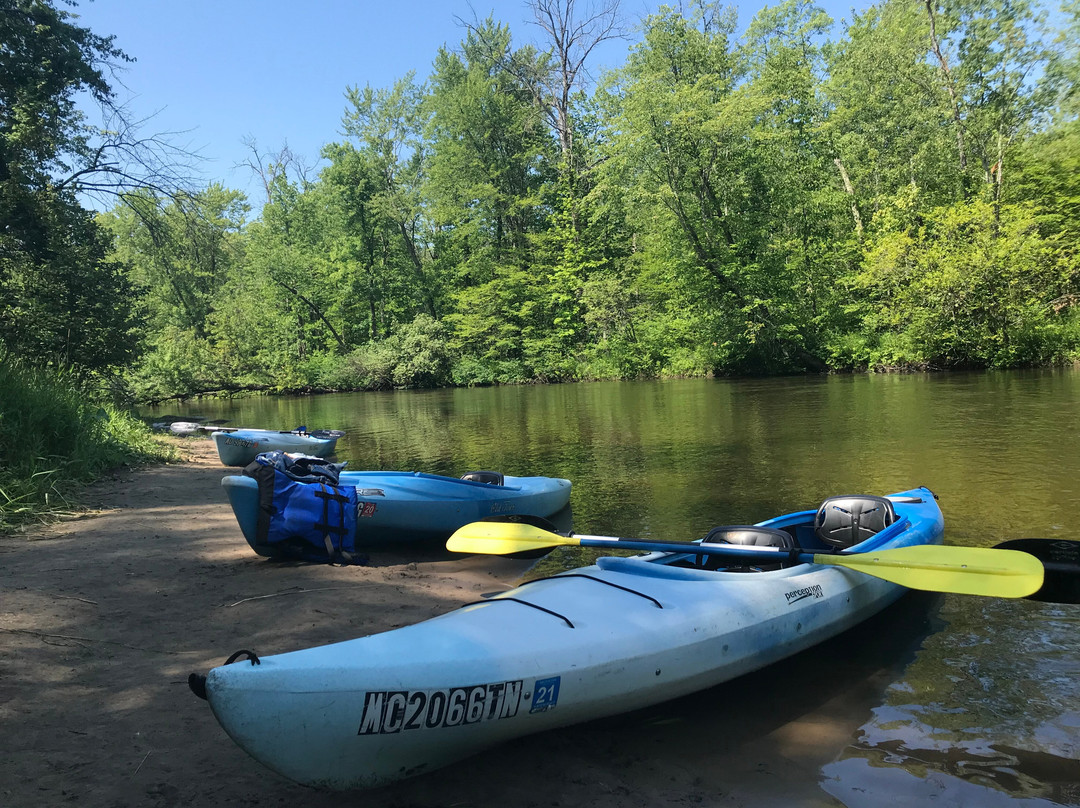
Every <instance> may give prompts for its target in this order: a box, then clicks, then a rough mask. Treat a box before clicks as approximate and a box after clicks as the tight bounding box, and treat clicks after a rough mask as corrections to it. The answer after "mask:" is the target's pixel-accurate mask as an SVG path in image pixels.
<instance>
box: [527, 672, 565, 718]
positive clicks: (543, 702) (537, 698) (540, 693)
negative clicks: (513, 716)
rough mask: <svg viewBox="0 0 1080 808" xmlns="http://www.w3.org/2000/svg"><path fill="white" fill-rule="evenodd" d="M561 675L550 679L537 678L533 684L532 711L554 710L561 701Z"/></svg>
mask: <svg viewBox="0 0 1080 808" xmlns="http://www.w3.org/2000/svg"><path fill="white" fill-rule="evenodd" d="M560 678H561V677H559V676H552V677H551V678H550V679H537V680H536V684H535V685H533V700H532V707H530V708H529V712H530V713H542V712H544V711H546V710H554V709H555V705H556V704H557V703H558V701H559V680H560Z"/></svg>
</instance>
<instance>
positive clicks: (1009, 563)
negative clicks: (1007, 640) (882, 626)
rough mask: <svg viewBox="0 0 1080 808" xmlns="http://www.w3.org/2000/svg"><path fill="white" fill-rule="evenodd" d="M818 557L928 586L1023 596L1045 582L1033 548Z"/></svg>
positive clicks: (931, 548) (926, 548)
mask: <svg viewBox="0 0 1080 808" xmlns="http://www.w3.org/2000/svg"><path fill="white" fill-rule="evenodd" d="M814 561H816V562H817V563H820V564H830V565H833V566H838V567H847V568H848V569H853V570H857V571H859V572H863V573H865V574H867V575H873V576H874V577H877V578H882V579H884V580H886V581H892V582H893V583H897V584H900V585H902V586H906V587H908V588H909V589H922V590H926V591H930V592H952V593H954V594H959V595H983V596H986V597H996V598H1025V597H1027V596H1028V595H1031V594H1033V593H1035V592H1037V591H1038V590H1039V589H1040V588H1041V587H1042V585H1043V574H1044V570H1043V565H1042V562H1041V561H1039V559H1037V558H1035V556H1033V555H1030V554H1029V553H1022V552H1020V551H1018V550H999V549H996V548H983V547H955V546H941V545H916V546H912V547H900V548H896V549H892V550H880V551H869V552H866V553H851V554H850V555H848V554H842V555H835V556H821V555H815V556H814Z"/></svg>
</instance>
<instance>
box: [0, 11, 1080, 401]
mask: <svg viewBox="0 0 1080 808" xmlns="http://www.w3.org/2000/svg"><path fill="white" fill-rule="evenodd" d="M529 5H530V6H531V8H532V10H533V11H534V18H535V20H536V21H537V26H536V27H535V29H534V30H533V33H535V34H537V37H538V39H537V41H536V42H535V43H534V44H526V45H519V44H517V43H516V42H515V39H514V33H515V32H511V30H510V29H509V27H508V26H506V25H505V24H503V23H500V22H499V21H497V20H495V19H492V18H488V19H484V20H474V21H472V22H471V23H465V24H463V26H462V39H461V41H460V42H459V43H458V44H457V45H456V46H455V47H449V46H447V47H443V48H441V49H440V50H439V51H438V52H437V53H435V54H433V56H432V63H431V70H430V73H429V75H428V76H427V77H426V78H424V79H423V80H419V79H418V78H417V76H415V75H412V74H410V75H407V76H404V77H402V78H401V79H399V80H398V81H397V82H395V83H394V84H393V85H392V86H390V87H386V88H375V87H371V86H367V85H364V86H361V85H360V84H355V85H352V84H351V85H348V86H347V87H346V99H347V102H346V106H345V109H344V110H343V114H342V125H341V129H340V132H341V135H340V136H339V137H338V138H337V139H336V140H334V141H333V142H330V143H329V144H328V145H327V146H326V147H325V148H324V150H323V153H322V158H323V163H324V167H323V168H322V169H321V170H320V171H319V172H318V174H317V175H311V174H309V173H308V172H302V171H296V170H295V168H296V164H295V163H294V162H292V160H291V156H290V155H289V153H288V152H287V150H283V151H282V152H280V153H279V154H278V155H263V154H259V153H258V151H257V149H255V148H254V144H252V146H253V153H254V156H255V158H256V159H254V160H253V163H252V164H253V166H255V167H256V168H258V170H259V171H260V173H261V175H262V179H263V187H264V189H265V191H266V197H265V199H263V200H259V207H258V208H257V209H256V210H254V212H253V211H252V204H253V202H252V201H251V200H247V199H245V198H244V196H243V195H242V194H240V193H239V192H237V191H233V190H230V189H227V188H223V187H221V186H220V185H210V186H208V187H205V188H201V189H191V188H188V189H186V190H184V189H180V188H178V187H166V184H165V183H161V182H145V183H141V185H142V187H139V186H140V183H131V187H127V186H125V189H124V194H123V198H122V200H121V204H118V205H117V206H116V207H115V208H114V209H113V210H112V211H110V212H109V213H106V214H102V215H99V216H97V217H94V216H91V214H89V213H88V212H87V211H86V210H84V209H83V208H82V207H80V205H79V202H78V196H77V191H78V188H79V183H80V181H82V182H88V181H89V180H86V179H85V178H87V177H93V176H95V172H97V174H96V175H97V176H99V177H100V175H101V172H103V171H108V170H110V166H113V165H115V164H114V163H110V162H109V161H105V160H102V158H101V154H102V148H103V147H108V146H109V145H115V141H109V140H108V139H107V138H106V139H104V140H103V139H102V136H101V133H95V132H94V131H93V130H90V129H89V128H87V127H86V126H85V122H84V121H83V119H82V118H81V116H80V115H79V113H78V112H77V110H76V108H75V106H74V104H73V98H74V94H75V93H76V92H80V91H87V92H90V93H91V94H93V95H94V96H95V97H97V98H98V99H99V100H100V101H102V102H103V103H105V104H106V105H107V104H108V103H109V102H110V100H111V91H110V88H109V86H108V83H107V82H106V80H105V78H104V73H103V72H102V68H103V67H104V66H105V65H107V64H108V63H109V62H110V61H116V60H124V59H126V58H127V57H126V56H125V55H124V54H123V53H122V52H121V51H120V50H118V49H117V47H116V45H115V44H114V43H113V40H112V39H111V38H109V37H107V36H99V35H97V34H94V33H91V32H90V31H88V30H86V29H82V28H79V27H78V26H77V25H75V24H74V23H73V21H72V19H71V18H70V16H69V15H68V14H67V13H66V12H64V11H62V10H58V9H57V8H56V7H55V6H54V5H52V4H51V3H49V2H44V1H43V0H0V10H2V11H3V12H4V13H3V15H0V44H2V46H3V47H0V101H2V104H0V225H2V230H0V303H2V308H0V339H2V340H3V344H4V347H5V348H6V350H7V351H9V352H19V353H22V354H27V355H32V356H37V357H42V358H44V359H46V360H47V361H56V362H61V363H71V364H75V365H80V366H85V367H88V368H95V369H109V368H112V369H115V368H117V367H119V366H125V367H126V368H127V369H126V370H125V371H124V374H123V375H124V379H125V380H126V383H127V384H128V386H129V388H130V389H131V390H132V391H133V392H134V393H135V394H136V395H138V396H140V397H143V398H150V399H161V398H166V397H169V396H184V395H190V394H193V393H198V392H208V391H238V390H249V389H268V390H297V389H380V388H388V387H401V386H438V385H449V384H490V383H515V382H532V381H569V380H582V379H599V378H637V377H656V376H687V375H709V374H769V373H791V372H805V371H814V372H820V371H824V370H860V371H864V370H891V369H928V368H959V367H965V368H967V367H975V368H980V367H982V368H985V367H1018V366H1027V365H1041V364H1048V363H1054V362H1063V361H1072V360H1074V359H1075V358H1076V357H1077V355H1078V353H1080V320H1078V314H1077V309H1076V306H1075V304H1076V302H1077V301H1078V300H1080V290H1078V289H1077V284H1078V270H1080V266H1078V259H1077V253H1076V248H1075V245H1076V240H1077V235H1078V233H1080V179H1077V178H1078V177H1080V170H1078V169H1080V122H1078V115H1080V104H1078V102H1077V97H1078V96H1077V90H1076V87H1077V80H1078V78H1080V51H1078V50H1077V46H1076V42H1077V35H1076V34H1077V31H1078V29H1080V6H1078V5H1077V3H1076V2H1075V0H1066V2H1065V3H1064V4H1063V5H1062V7H1061V9H1060V13H1058V14H1057V15H1056V16H1054V17H1053V19H1055V20H1057V21H1058V23H1059V28H1058V30H1053V29H1051V28H1049V27H1048V23H1047V20H1048V19H1049V17H1048V16H1047V14H1046V9H1044V8H1043V7H1041V6H1039V5H1038V3H1037V0H981V1H980V2H971V0H940V1H939V0H883V2H880V3H878V4H876V5H874V6H871V7H870V8H868V9H867V10H866V11H865V12H862V13H860V14H856V15H854V17H853V19H852V20H851V22H850V24H848V25H847V26H846V27H845V28H844V29H843V31H842V32H841V33H840V34H839V35H836V34H835V30H836V29H835V26H834V25H833V21H832V20H830V19H829V18H828V16H827V15H826V14H825V12H824V11H823V10H822V9H820V8H819V7H817V6H815V5H814V3H813V2H811V0H785V2H782V3H780V4H779V5H776V6H771V7H768V8H765V9H763V10H762V11H761V12H759V13H758V14H757V15H756V16H755V17H754V19H753V20H752V22H751V23H750V24H749V26H747V28H746V30H745V31H743V32H741V33H739V32H738V31H737V27H736V19H735V16H734V12H733V11H731V10H730V9H726V8H724V7H722V6H720V5H719V4H718V3H714V2H708V1H707V0H701V1H700V2H696V3H693V4H691V5H690V6H689V7H688V9H687V10H684V11H680V10H676V9H675V8H672V7H663V8H661V9H659V10H658V11H657V13H655V14H653V15H651V16H649V17H648V18H647V19H645V20H644V21H643V23H642V25H641V28H640V35H639V38H638V39H637V40H636V41H634V42H633V43H631V46H630V47H629V50H628V55H627V58H626V60H625V62H624V63H623V64H621V65H620V66H618V67H617V68H616V69H614V70H611V71H610V72H609V73H607V74H606V75H604V76H602V77H601V78H600V80H599V81H598V82H597V83H594V84H588V83H586V82H585V81H584V76H586V75H587V71H586V70H585V65H586V61H587V59H588V57H589V54H590V52H591V51H592V48H593V47H595V45H596V44H597V43H598V42H600V41H603V40H604V39H607V38H610V37H611V36H614V35H615V34H616V33H617V32H618V31H619V30H621V28H620V25H621V21H620V19H619V17H618V4H617V3H611V4H607V5H598V4H592V3H588V4H587V3H585V2H584V1H583V0H577V2H575V0H530V2H529ZM110 176H112V175H110ZM155 177H158V178H160V175H155ZM84 187H85V186H84ZM253 213H254V215H252V214H253Z"/></svg>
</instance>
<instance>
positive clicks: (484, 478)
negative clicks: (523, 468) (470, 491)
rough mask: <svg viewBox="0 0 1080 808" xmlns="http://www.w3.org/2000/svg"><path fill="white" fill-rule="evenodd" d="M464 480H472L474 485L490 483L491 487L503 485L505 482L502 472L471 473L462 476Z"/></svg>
mask: <svg viewBox="0 0 1080 808" xmlns="http://www.w3.org/2000/svg"><path fill="white" fill-rule="evenodd" d="M461 479H463V480H472V481H473V482H474V483H488V484H489V485H503V484H504V480H505V479H506V478H505V477H503V474H502V472H501V471H470V472H466V473H465V474H462V475H461Z"/></svg>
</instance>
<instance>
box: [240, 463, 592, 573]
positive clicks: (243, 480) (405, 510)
mask: <svg viewBox="0 0 1080 808" xmlns="http://www.w3.org/2000/svg"><path fill="white" fill-rule="evenodd" d="M466 478H471V479H466ZM338 483H339V485H341V486H347V487H350V488H355V491H356V518H355V529H354V534H353V536H351V537H350V538H352V540H353V541H352V544H353V545H354V546H357V547H362V546H365V545H369V544H382V543H386V542H398V541H445V540H446V539H447V538H448V537H449V536H450V534H451V533H453V532H454V531H455V530H457V529H458V528H459V527H461V526H462V525H467V524H468V523H469V522H476V521H479V520H481V519H486V518H487V517H490V516H500V515H506V516H509V515H514V514H524V515H527V516H540V517H544V518H547V517H550V516H552V515H554V514H556V513H558V512H559V511H561V510H562V509H563V508H565V507H566V506H567V504H568V503H569V502H570V491H571V484H570V481H569V480H564V479H561V478H558V477H512V476H509V475H503V474H499V473H497V472H490V471H482V472H470V473H469V474H466V475H465V477H464V478H458V477H444V476H442V475H439V474H427V473H425V472H422V471H342V472H341V474H340V476H339V479H338ZM221 485H222V487H223V488H224V489H225V493H226V495H227V496H228V498H229V504H230V505H231V506H232V509H233V513H234V514H235V516H236V521H237V523H238V524H239V525H240V530H241V532H242V533H243V534H244V538H245V539H247V542H248V544H249V545H251V549H253V550H254V551H255V552H256V553H258V554H259V555H263V556H269V557H274V556H278V555H281V551H280V550H279V549H277V548H276V547H275V546H274V545H272V544H269V543H268V542H267V541H266V538H265V537H264V536H261V535H260V534H259V513H260V495H259V484H258V482H257V481H256V480H254V479H253V478H251V477H248V476H242V475H238V474H237V475H230V476H228V477H225V478H223V479H222V481H221Z"/></svg>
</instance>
